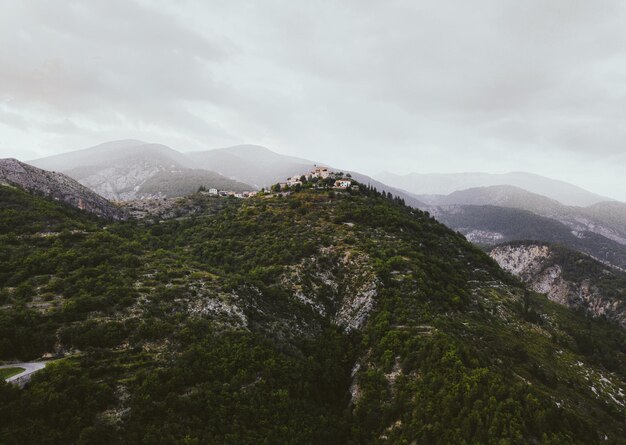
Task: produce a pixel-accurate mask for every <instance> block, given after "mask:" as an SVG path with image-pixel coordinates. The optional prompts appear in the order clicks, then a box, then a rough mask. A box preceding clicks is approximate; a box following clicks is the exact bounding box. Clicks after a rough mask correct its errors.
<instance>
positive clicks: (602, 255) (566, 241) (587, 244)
mask: <svg viewBox="0 0 626 445" xmlns="http://www.w3.org/2000/svg"><path fill="white" fill-rule="evenodd" d="M429 211H430V212H431V214H432V215H433V216H434V217H435V218H437V220H438V221H440V222H442V223H443V224H445V225H447V226H448V227H450V228H452V229H454V230H457V231H459V232H461V233H462V234H463V235H465V236H466V237H467V239H468V240H470V241H472V242H474V243H476V244H479V245H495V244H500V243H506V242H510V241H522V240H533V241H543V242H549V243H557V244H562V245H564V246H567V247H569V248H571V249H574V250H578V251H580V252H584V253H587V254H589V255H591V256H593V257H595V258H597V259H598V260H600V261H602V262H604V263H607V264H611V265H614V266H617V267H620V268H622V269H626V246H624V245H623V244H620V243H618V242H616V241H614V240H612V239H610V238H607V237H605V236H603V235H600V234H597V233H594V232H592V231H586V230H580V231H577V230H572V228H571V227H568V226H567V225H565V224H564V223H562V222H560V221H558V220H556V219H553V218H547V217H544V216H539V215H537V214H535V213H532V212H530V211H526V210H520V209H515V208H510V207H498V206H489V205H488V206H482V205H481V206H472V205H462V206H442V207H431V208H429Z"/></svg>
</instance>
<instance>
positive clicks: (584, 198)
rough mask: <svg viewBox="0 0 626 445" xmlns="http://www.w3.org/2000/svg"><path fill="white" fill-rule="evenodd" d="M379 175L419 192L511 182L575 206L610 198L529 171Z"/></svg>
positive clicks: (396, 184)
mask: <svg viewBox="0 0 626 445" xmlns="http://www.w3.org/2000/svg"><path fill="white" fill-rule="evenodd" d="M376 177H377V178H378V179H379V180H381V181H383V182H385V183H386V184H389V185H392V186H394V187H398V188H401V189H404V190H407V191H409V192H411V193H415V194H418V195H447V194H450V193H452V192H455V191H458V190H465V189H469V188H474V187H489V186H495V185H512V186H515V187H519V188H522V189H524V190H527V191H529V192H531V193H536V194H539V195H544V196H547V197H548V198H552V199H555V200H557V201H559V202H561V203H563V204H566V205H572V206H583V207H586V206H589V205H592V204H596V203H598V202H602V201H611V199H610V198H606V197H603V196H600V195H597V194H595V193H592V192H590V191H588V190H585V189H583V188H581V187H578V186H576V185H573V184H569V183H567V182H564V181H559V180H556V179H551V178H546V177H545V176H540V175H535V174H532V173H526V172H511V173H504V174H491V173H430V174H420V173H409V174H407V175H396V174H393V173H388V172H384V173H381V174H379V175H377V176H376Z"/></svg>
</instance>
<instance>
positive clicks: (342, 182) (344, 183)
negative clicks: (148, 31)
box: [335, 179, 352, 189]
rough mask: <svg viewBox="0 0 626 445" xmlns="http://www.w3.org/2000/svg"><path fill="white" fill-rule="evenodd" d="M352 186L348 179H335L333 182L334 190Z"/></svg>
mask: <svg viewBox="0 0 626 445" xmlns="http://www.w3.org/2000/svg"><path fill="white" fill-rule="evenodd" d="M351 185H352V181H350V180H349V179H337V180H336V181H335V188H337V189H347V188H348V187H350V186H351Z"/></svg>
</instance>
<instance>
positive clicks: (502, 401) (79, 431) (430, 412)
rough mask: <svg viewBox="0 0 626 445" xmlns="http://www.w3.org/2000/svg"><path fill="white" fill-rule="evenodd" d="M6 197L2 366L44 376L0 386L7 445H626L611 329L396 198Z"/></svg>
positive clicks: (297, 194)
mask: <svg viewBox="0 0 626 445" xmlns="http://www.w3.org/2000/svg"><path fill="white" fill-rule="evenodd" d="M318 185H319V184H318ZM0 191H1V192H2V195H0V198H1V201H0V202H1V204H2V207H0V358H1V359H4V360H11V359H19V360H32V359H37V358H39V357H41V356H42V355H43V354H50V355H52V356H54V357H55V360H53V361H52V362H51V363H50V364H49V365H48V366H47V367H46V368H45V369H44V370H42V371H40V372H38V373H37V374H35V375H34V377H33V379H32V381H31V383H30V384H29V385H27V386H26V388H24V389H18V388H17V387H14V386H10V385H7V384H0V400H2V403H1V404H0V418H2V422H0V443H11V444H31V443H39V444H57V443H58V444H67V443H79V444H237V445H240V444H277V443H280V444H355V445H356V444H451V443H455V444H478V443H481V444H528V443H537V444H581V445H582V444H585V445H586V444H594V443H598V444H599V443H602V444H620V443H626V441H625V440H624V437H626V428H625V426H624V425H625V421H626V413H625V403H626V395H625V391H626V383H625V380H626V334H625V332H624V331H623V330H622V329H620V328H619V327H617V326H616V325H614V324H611V323H608V322H603V321H599V320H591V319H587V318H585V317H584V316H583V315H581V314H577V313H575V312H573V311H570V310H569V309H567V308H565V307H562V306H560V305H558V304H556V303H553V302H551V301H549V300H548V299H547V298H546V297H544V296H542V295H539V294H536V293H533V292H530V291H527V290H526V289H525V288H524V287H523V285H522V284H521V283H520V282H518V281H517V280H516V279H515V278H513V277H512V276H511V275H509V274H507V273H506V272H504V271H503V270H502V269H500V268H499V267H498V265H497V264H496V263H495V262H494V261H493V260H492V259H490V258H489V257H488V255H487V254H485V253H484V252H482V251H481V250H479V249H478V248H476V247H474V246H473V245H471V244H470V243H469V242H468V241H466V240H465V238H464V237H463V236H462V235H460V234H457V233H454V232H453V231H451V230H449V229H447V228H446V227H445V226H443V225H441V224H439V223H438V222H436V221H435V220H434V219H433V218H431V217H430V216H429V215H428V214H426V213H423V212H421V211H419V210H415V209H412V208H409V207H406V206H405V205H404V204H403V202H402V201H401V200H399V199H397V198H396V199H394V198H392V197H391V196H387V195H383V194H380V193H378V192H377V191H376V190H373V189H371V188H369V187H364V186H363V185H361V187H360V189H359V190H353V189H350V188H349V189H347V190H342V191H339V190H332V189H329V188H321V189H317V188H313V186H312V184H305V186H304V187H302V188H301V187H299V186H298V187H297V189H294V190H291V191H290V192H289V193H274V194H271V195H260V196H258V197H255V198H251V199H247V200H237V199H233V198H214V197H209V196H206V195H203V194H197V195H192V196H190V197H189V198H187V199H186V200H181V201H180V203H179V206H180V208H179V209H178V211H177V212H174V213H175V215H176V217H173V218H171V219H165V220H163V219H161V218H160V217H156V216H155V217H150V216H148V217H146V218H144V219H141V220H129V221H120V222H115V223H111V222H108V221H106V222H104V221H100V220H96V219H94V218H93V217H90V216H87V215H86V214H84V213H82V212H79V211H77V210H74V209H71V208H68V207H65V206H64V205H63V204H61V203H57V202H52V201H46V200H45V199H44V198H41V197H35V196H32V195H29V194H27V193H25V192H23V191H21V190H17V189H14V188H8V187H0ZM5 203H10V206H8V205H6V204H5Z"/></svg>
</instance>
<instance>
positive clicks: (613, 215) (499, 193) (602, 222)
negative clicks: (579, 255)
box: [417, 186, 626, 245]
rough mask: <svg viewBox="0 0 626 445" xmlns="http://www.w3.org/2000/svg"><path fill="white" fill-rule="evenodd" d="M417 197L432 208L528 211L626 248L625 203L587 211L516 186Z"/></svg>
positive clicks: (592, 208)
mask: <svg viewBox="0 0 626 445" xmlns="http://www.w3.org/2000/svg"><path fill="white" fill-rule="evenodd" d="M417 198H418V199H419V200H421V201H423V202H425V203H427V204H429V205H430V206H459V205H472V206H482V205H490V206H499V207H510V208H516V209H522V210H528V211H530V212H533V213H535V214H536V215H539V216H543V217H546V218H551V219H554V220H556V221H559V222H560V223H562V224H565V225H566V226H567V227H568V228H569V229H570V231H571V232H572V234H574V235H576V236H579V235H580V234H585V233H588V232H591V233H594V234H596V235H600V236H602V237H604V238H608V239H610V240H612V241H615V242H617V243H619V244H622V245H626V204H623V203H620V202H602V203H598V204H595V205H593V206H590V207H587V208H584V207H574V206H566V205H563V204H561V203H559V202H558V201H555V200H553V199H549V198H547V197H545V196H541V195H537V194H535V193H530V192H527V191H526V190H522V189H520V188H518V187H513V186H492V187H476V188H472V189H468V190H461V191H457V192H454V193H451V194H449V195H425V196H424V195H418V196H417ZM546 241H548V240H546Z"/></svg>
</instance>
